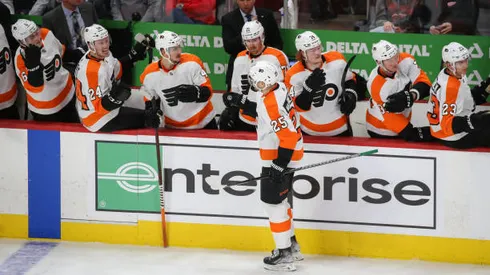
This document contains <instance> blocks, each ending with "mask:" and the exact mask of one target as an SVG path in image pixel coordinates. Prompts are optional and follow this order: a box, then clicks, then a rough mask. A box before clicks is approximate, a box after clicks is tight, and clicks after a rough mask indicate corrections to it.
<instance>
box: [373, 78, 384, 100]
mask: <svg viewBox="0 0 490 275" xmlns="http://www.w3.org/2000/svg"><path fill="white" fill-rule="evenodd" d="M385 83H386V79H385V78H384V77H382V76H380V75H379V74H378V75H376V77H375V78H374V80H373V82H372V83H371V97H372V98H373V100H374V101H375V102H376V103H378V104H379V105H382V104H383V103H384V102H383V100H381V89H382V88H383V85H384V84H385Z"/></svg>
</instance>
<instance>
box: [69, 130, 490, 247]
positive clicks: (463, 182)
mask: <svg viewBox="0 0 490 275" xmlns="http://www.w3.org/2000/svg"><path fill="white" fill-rule="evenodd" d="M162 135H163V133H162ZM96 140H99V141H101V140H102V141H113V142H120V141H124V142H139V143H153V142H154V138H153V137H152V136H127V135H98V134H81V133H68V132H62V133H61V152H62V155H63V160H62V163H63V164H62V218H63V219H64V220H72V219H75V220H82V221H83V220H85V221H97V222H103V223H136V222H137V221H138V220H150V221H152V220H154V221H158V220H159V218H160V217H159V214H146V213H122V212H107V211H96V207H95V206H96V202H95V189H96V188H95V186H96V182H95V181H96V180H95V179H96V176H95V162H94V161H95V160H94V159H95V152H94V151H95V150H94V148H95V141H96ZM161 143H162V144H165V145H163V149H162V150H163V157H164V168H166V169H172V170H175V169H179V168H181V169H187V170H189V171H191V172H192V173H193V175H194V179H195V186H194V190H193V192H186V188H185V187H184V186H185V185H186V183H187V182H186V181H185V177H183V176H182V175H174V176H173V177H172V192H166V193H165V200H166V211H167V212H168V213H170V214H168V215H167V221H170V222H172V221H179V222H190V223H204V224H229V225H252V226H254V225H256V226H267V224H268V222H267V220H265V219H264V217H265V214H264V211H263V209H262V206H261V204H260V199H259V190H258V189H257V186H247V187H242V188H241V189H239V188H236V187H235V188H234V189H235V190H239V191H240V190H241V191H243V190H249V193H250V194H248V195H245V196H235V195H232V194H230V192H227V191H226V190H220V191H219V194H207V193H206V192H204V190H205V189H204V187H205V186H204V185H205V184H203V182H202V174H199V172H197V170H199V169H202V168H203V164H209V165H210V169H211V170H212V171H215V172H216V171H217V172H219V175H216V176H214V175H213V176H211V177H215V178H218V179H220V180H222V177H223V176H224V175H226V174H229V173H230V172H232V171H235V172H236V171H242V172H246V173H249V174H251V175H253V176H258V174H259V171H260V161H259V156H258V151H257V150H256V149H255V148H256V142H255V141H251V140H227V139H208V138H179V137H165V136H161ZM73 144H78V145H77V146H73ZM370 149H373V148H372V147H363V146H347V145H325V144H306V145H305V157H304V161H303V162H304V164H310V163H315V162H319V161H324V160H327V159H330V158H334V157H340V156H345V155H346V153H359V152H363V151H367V150H370ZM489 161H490V154H489V153H478V152H458V151H446V150H419V149H401V148H384V147H382V148H379V153H378V154H377V155H376V156H371V157H362V158H357V159H353V160H349V161H344V162H339V163H336V164H331V165H327V166H324V167H321V168H314V169H311V170H306V171H304V172H301V173H297V174H296V175H297V176H300V175H301V177H302V178H303V179H301V180H297V182H296V183H295V187H294V189H295V191H296V192H297V193H299V194H303V195H304V196H307V197H308V196H309V197H311V198H308V199H301V198H295V199H294V209H295V213H294V215H295V220H296V223H295V227H297V228H309V229H323V230H338V231H354V232H372V233H391V234H408V235H420V236H438V237H453V238H469V239H482V240H489V239H490V220H489V219H488V210H489V209H490V200H488V199H487V197H488V194H489V193H490V186H489V184H488V182H489V180H488V179H487V177H488V175H487V169H486V168H487V166H488V163H489ZM349 169H350V172H349ZM341 177H345V180H343V179H339V178H341ZM305 178H306V179H308V180H309V181H307V180H305ZM241 179H244V178H241V177H238V176H236V177H234V178H233V180H241ZM335 179H337V181H338V182H336V183H334V184H332V182H333V181H335ZM312 182H313V184H312ZM315 182H317V183H318V184H315ZM155 184H156V183H155ZM313 185H314V186H315V187H314V188H312V187H311V186H313ZM356 189H357V190H356ZM207 190H208V189H207ZM356 191H357V192H356ZM208 193H209V190H208ZM330 194H331V197H330ZM410 204H415V205H410Z"/></svg>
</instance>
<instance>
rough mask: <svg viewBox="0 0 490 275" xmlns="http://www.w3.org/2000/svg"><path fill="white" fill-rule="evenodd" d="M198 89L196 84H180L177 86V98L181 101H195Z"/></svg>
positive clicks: (198, 94) (197, 96)
mask: <svg viewBox="0 0 490 275" xmlns="http://www.w3.org/2000/svg"><path fill="white" fill-rule="evenodd" d="M199 91H200V90H199V87H198V86H196V85H187V84H181V85H179V86H177V98H178V100H180V101H181V102H196V101H197V100H198V99H199V96H200V93H199Z"/></svg>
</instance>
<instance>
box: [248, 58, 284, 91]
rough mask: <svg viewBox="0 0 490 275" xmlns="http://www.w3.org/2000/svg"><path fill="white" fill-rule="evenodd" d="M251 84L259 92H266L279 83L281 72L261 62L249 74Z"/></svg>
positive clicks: (265, 62)
mask: <svg viewBox="0 0 490 275" xmlns="http://www.w3.org/2000/svg"><path fill="white" fill-rule="evenodd" d="M248 80H249V82H250V84H251V85H252V86H253V87H254V88H255V89H256V90H258V91H264V90H266V89H267V88H269V87H272V86H273V85H274V84H276V83H277V82H278V81H279V70H278V68H277V67H276V66H274V65H273V64H271V63H270V62H267V61H259V62H257V63H255V65H254V66H253V67H252V68H250V72H249V73H248Z"/></svg>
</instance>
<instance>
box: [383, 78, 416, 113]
mask: <svg viewBox="0 0 490 275" xmlns="http://www.w3.org/2000/svg"><path fill="white" fill-rule="evenodd" d="M409 84H410V83H409ZM407 86H408V85H407ZM407 86H405V89H403V91H401V92H398V93H396V94H392V95H390V96H389V97H388V99H387V101H386V102H385V103H384V104H383V108H384V109H385V110H386V111H388V112H391V113H400V112H403V111H405V109H407V108H410V107H412V106H413V103H414V99H413V96H412V93H410V91H409V86H408V87H407Z"/></svg>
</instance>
